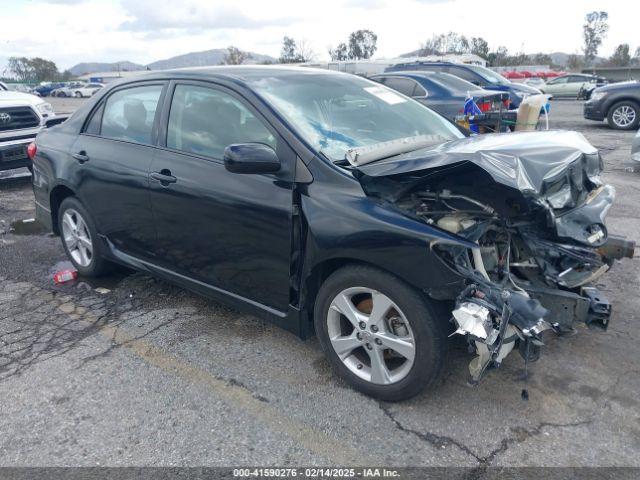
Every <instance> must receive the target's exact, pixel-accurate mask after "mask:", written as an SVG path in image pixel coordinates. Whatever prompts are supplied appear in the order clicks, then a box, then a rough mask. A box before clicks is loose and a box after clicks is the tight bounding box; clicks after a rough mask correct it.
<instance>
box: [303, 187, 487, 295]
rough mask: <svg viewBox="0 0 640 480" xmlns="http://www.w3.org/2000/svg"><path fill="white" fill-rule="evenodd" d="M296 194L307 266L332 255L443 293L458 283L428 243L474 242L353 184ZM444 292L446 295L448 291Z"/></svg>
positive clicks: (458, 276) (471, 244)
mask: <svg viewBox="0 0 640 480" xmlns="http://www.w3.org/2000/svg"><path fill="white" fill-rule="evenodd" d="M311 193H315V194H316V195H313V194H312V195H305V196H302V198H301V203H302V211H303V214H304V216H305V219H306V222H307V227H308V229H307V239H306V252H305V254H306V255H305V266H306V270H307V272H309V271H311V270H313V269H314V268H316V266H318V265H320V264H322V263H323V262H327V261H329V260H332V259H350V260H354V261H361V262H365V263H368V264H371V265H374V266H377V267H379V268H381V269H383V270H386V271H388V272H391V273H393V274H395V275H396V276H398V277H400V278H402V279H403V280H404V281H406V282H407V283H409V284H411V285H413V286H414V287H416V288H418V289H420V290H422V291H425V292H427V293H428V294H430V295H432V296H434V297H439V298H442V291H443V290H445V291H446V290H448V289H451V288H454V287H457V288H454V290H453V291H454V292H455V291H457V289H459V286H460V284H461V281H462V278H461V276H460V275H458V274H457V273H456V272H454V271H452V270H451V269H450V268H448V267H447V266H445V264H444V263H443V262H442V261H441V260H440V259H439V258H438V257H437V256H436V254H435V252H433V251H432V249H431V248H430V247H431V246H432V245H434V244H436V243H439V244H442V243H445V244H450V245H460V246H463V247H466V248H473V247H474V246H476V245H475V244H474V243H472V242H469V241H467V240H465V239H463V238H461V237H457V236H455V235H453V234H449V233H447V232H444V231H442V230H439V229H437V228H435V227H432V226H429V225H427V224H425V223H422V222H420V221H418V220H414V219H413V218H410V217H408V216H407V215H404V214H403V213H402V212H400V211H398V210H396V209H395V208H394V207H393V206H391V205H386V204H384V203H378V202H376V201H375V200H374V199H372V198H369V197H367V196H366V195H365V194H364V192H362V193H361V194H360V193H359V192H358V191H357V190H355V189H353V190H350V191H339V192H336V190H334V189H332V190H331V191H330V192H328V193H331V195H328V194H327V195H324V194H322V192H320V194H319V195H318V192H315V191H314V192H311ZM446 298H449V297H448V296H447V297H446Z"/></svg>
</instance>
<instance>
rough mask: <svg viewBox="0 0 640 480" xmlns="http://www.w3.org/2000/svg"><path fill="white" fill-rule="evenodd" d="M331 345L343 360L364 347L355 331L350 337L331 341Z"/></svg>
mask: <svg viewBox="0 0 640 480" xmlns="http://www.w3.org/2000/svg"><path fill="white" fill-rule="evenodd" d="M331 345H333V349H334V350H335V351H336V353H337V354H338V356H339V357H340V358H341V359H343V360H344V359H345V358H346V357H348V356H349V355H350V354H351V352H353V351H354V350H355V349H356V348H358V347H360V346H362V343H361V342H360V340H358V338H357V337H356V331H355V330H354V331H353V333H352V334H351V335H349V336H348V337H336V338H332V339H331Z"/></svg>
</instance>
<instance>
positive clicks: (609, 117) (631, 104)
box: [607, 100, 640, 130]
mask: <svg viewBox="0 0 640 480" xmlns="http://www.w3.org/2000/svg"><path fill="white" fill-rule="evenodd" d="M623 105H627V106H629V107H631V108H633V109H634V110H635V112H636V119H635V120H634V122H633V123H632V124H631V125H629V126H628V127H619V126H617V125H616V124H615V123H614V121H613V112H615V111H616V109H617V108H618V107H621V106H623ZM607 123H608V124H609V126H610V127H611V128H613V129H616V130H636V129H637V128H638V125H640V105H638V104H637V103H636V102H632V101H629V100H623V101H622V102H618V103H616V104H614V105H613V106H612V107H611V108H609V112H608V113H607Z"/></svg>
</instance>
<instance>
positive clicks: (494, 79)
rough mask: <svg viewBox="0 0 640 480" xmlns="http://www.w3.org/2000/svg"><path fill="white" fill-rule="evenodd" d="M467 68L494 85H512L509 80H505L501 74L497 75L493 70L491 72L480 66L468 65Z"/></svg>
mask: <svg viewBox="0 0 640 480" xmlns="http://www.w3.org/2000/svg"><path fill="white" fill-rule="evenodd" d="M467 66H468V67H469V68H471V70H473V71H474V72H476V73H477V74H478V75H480V76H481V77H482V78H484V79H485V80H486V81H487V82H489V83H494V84H498V85H509V84H510V83H511V82H510V81H509V80H507V79H506V78H504V77H503V76H502V75H500V74H499V73H496V72H494V71H493V70H489V69H488V68H485V67H481V66H480V65H467Z"/></svg>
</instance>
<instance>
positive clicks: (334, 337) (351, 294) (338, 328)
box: [327, 287, 416, 385]
mask: <svg viewBox="0 0 640 480" xmlns="http://www.w3.org/2000/svg"><path fill="white" fill-rule="evenodd" d="M327 327H328V333H329V339H330V340H331V346H332V347H333V350H334V351H335V352H336V354H337V355H338V357H339V358H340V360H341V361H342V363H343V364H344V365H345V366H346V367H347V368H348V369H349V370H350V371H351V372H352V373H353V374H354V375H357V376H358V377H360V378H362V379H363V380H365V381H368V382H371V383H375V384H378V385H388V384H391V383H396V382H398V381H400V380H402V379H403V378H405V377H406V376H407V374H408V373H409V371H410V370H411V367H413V362H414V359H415V353H416V352H415V350H416V347H415V339H414V336H413V332H412V330H411V326H410V325H409V322H408V320H407V318H406V316H405V315H404V314H403V313H402V311H401V310H400V308H399V307H398V306H397V305H396V304H395V303H394V302H393V301H392V300H391V299H390V298H389V297H387V296H386V295H385V294H383V293H380V292H378V291H376V290H373V289H371V288H366V287H353V288H347V289H345V290H343V291H341V292H340V293H339V294H338V295H336V297H335V298H334V299H333V301H332V302H331V306H330V308H329V311H328V313H327Z"/></svg>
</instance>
